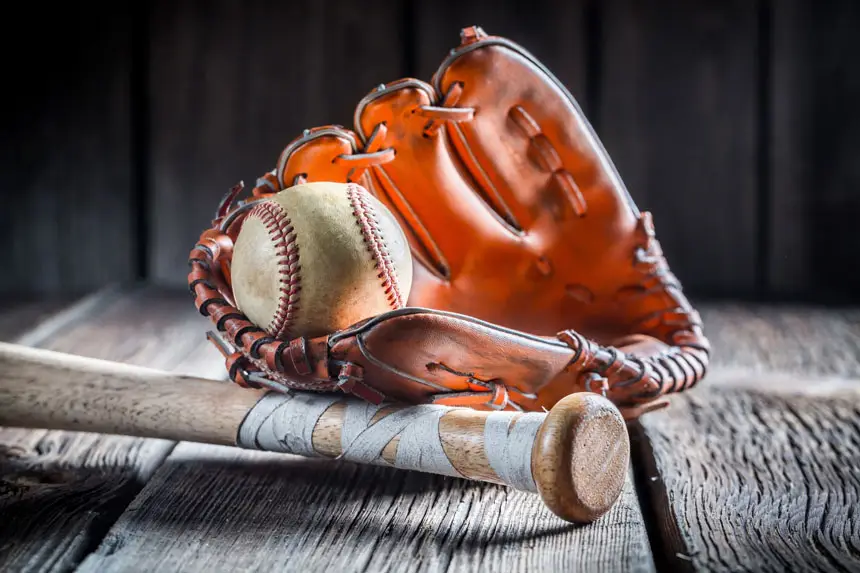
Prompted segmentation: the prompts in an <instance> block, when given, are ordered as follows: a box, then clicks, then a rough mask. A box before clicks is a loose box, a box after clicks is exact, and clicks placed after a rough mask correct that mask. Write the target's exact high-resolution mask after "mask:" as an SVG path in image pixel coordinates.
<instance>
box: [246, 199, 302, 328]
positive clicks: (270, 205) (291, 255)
mask: <svg viewBox="0 0 860 573" xmlns="http://www.w3.org/2000/svg"><path fill="white" fill-rule="evenodd" d="M248 217H256V218H258V219H259V220H260V222H262V223H263V226H264V227H266V231H268V233H269V238H270V239H271V240H272V242H273V243H274V244H275V254H276V255H277V257H278V273H279V274H280V275H281V278H280V291H281V297H280V298H279V299H278V308H277V310H276V311H275V316H273V317H272V321H271V322H270V323H269V328H268V330H269V332H270V333H271V334H272V335H273V336H275V337H277V338H283V337H284V336H285V335H287V334H288V333H289V330H290V328H292V326H293V323H294V322H295V319H296V316H297V315H298V311H299V293H300V291H301V290H302V286H301V276H300V275H299V271H301V270H302V267H301V266H300V265H299V245H298V243H297V242H296V233H295V229H294V228H293V224H292V221H291V220H290V217H289V215H288V214H287V212H286V210H285V209H284V208H283V207H281V206H280V205H279V204H278V203H275V202H274V201H265V202H263V203H260V204H259V205H257V206H256V207H254V208H253V209H252V210H251V212H250V213H249V214H248Z"/></svg>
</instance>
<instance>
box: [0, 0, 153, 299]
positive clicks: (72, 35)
mask: <svg viewBox="0 0 860 573" xmlns="http://www.w3.org/2000/svg"><path fill="white" fill-rule="evenodd" d="M128 12H129V9H128V8H127V7H126V6H125V5H124V4H112V5H110V6H108V7H106V8H105V7H102V6H99V7H95V6H79V5H71V4H61V5H58V6H55V7H52V8H51V9H50V10H46V9H45V8H44V6H42V5H40V4H37V3H29V4H28V3H20V4H16V5H15V7H14V9H10V10H9V11H8V13H7V14H6V17H5V18H4V22H5V24H6V28H7V29H6V30H5V32H4V34H3V36H2V39H0V62H2V68H3V75H4V79H3V85H4V89H3V92H4V98H5V101H4V105H3V107H4V110H5V111H4V112H3V116H2V117H3V120H2V123H3V128H2V130H0V148H2V153H0V173H2V174H3V177H2V179H0V202H2V205H3V206H2V208H0V243H2V244H3V245H4V249H3V267H4V272H3V273H0V293H3V294H10V293H11V294H16V295H27V294H32V293H48V292H50V293H58V292H75V293H83V292H86V291H88V290H90V289H93V288H97V287H101V286H104V285H105V284H107V283H109V282H112V281H123V280H128V279H130V278H132V277H134V276H135V272H136V266H135V251H134V244H135V240H136V237H135V234H134V229H135V224H134V220H133V219H134V217H133V214H132V207H133V202H134V198H133V194H132V191H133V190H132V150H131V111H130V105H131V87H130V84H131V73H132V71H131V51H132V45H131V42H132V40H131V38H132V20H131V15H130V14H129V13H128ZM34 45H37V46H34Z"/></svg>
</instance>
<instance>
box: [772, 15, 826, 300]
mask: <svg viewBox="0 0 860 573" xmlns="http://www.w3.org/2000/svg"><path fill="white" fill-rule="evenodd" d="M814 5H815V4H814V3H811V2H806V1H803V0H787V1H783V2H780V3H779V7H778V8H776V9H773V10H772V12H771V14H769V16H770V18H771V41H770V43H769V46H768V49H769V50H770V61H771V64H770V66H771V78H769V80H770V83H769V86H768V87H769V92H770V93H769V94H768V104H769V105H770V110H771V111H770V113H771V117H770V122H769V123H770V125H769V128H770V133H769V134H768V148H769V155H768V158H767V159H768V162H769V163H768V168H769V171H770V173H769V182H767V183H769V187H768V189H767V210H768V214H767V216H768V228H769V230H768V236H767V240H768V243H769V245H768V247H769V248H768V260H767V264H768V267H767V269H768V290H769V291H770V292H772V293H775V294H779V295H781V296H798V295H807V296H809V295H811V294H812V291H813V290H814V282H815V280H814V277H813V269H812V265H813V261H812V248H813V245H812V241H811V232H812V228H811V224H812V221H811V217H810V207H811V206H812V199H813V197H812V195H813V194H817V193H821V191H822V190H821V188H820V186H819V185H817V184H816V183H815V182H814V179H813V178H812V162H811V161H810V152H811V151H813V150H814V149H815V147H816V144H814V143H813V142H812V131H813V123H814V119H813V118H814V116H815V110H814V109H813V107H812V105H813V101H812V95H813V94H812V92H813V91H814V90H815V89H816V86H813V85H811V84H810V76H811V73H812V71H813V66H814V65H817V64H814V63H813V62H812V61H811V58H812V57H813V54H812V53H811V44H812V38H811V34H810V28H809V22H810V19H811V15H812V14H811V12H812V10H813V9H814V8H813V6H814ZM825 89H827V90H828V91H829V89H830V88H829V84H828V87H827V88H825Z"/></svg>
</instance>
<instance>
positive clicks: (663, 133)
mask: <svg viewBox="0 0 860 573" xmlns="http://www.w3.org/2000/svg"><path fill="white" fill-rule="evenodd" d="M599 6H600V7H601V11H602V15H601V20H602V31H601V38H602V40H603V41H602V44H601V53H602V58H601V66H600V80H599V81H600V84H599V86H598V87H597V93H598V94H599V97H598V98H597V99H598V101H599V109H598V110H597V118H598V122H597V124H598V126H599V134H600V136H601V137H602V138H603V140H604V143H605V145H606V148H607V150H608V151H609V153H610V154H611V155H612V157H613V161H614V162H615V163H616V166H617V167H618V169H619V171H620V173H621V176H622V177H623V178H624V180H625V182H626V183H627V186H628V187H629V189H630V192H631V194H632V195H633V198H634V199H635V201H636V202H637V204H638V205H639V207H640V209H643V210H649V211H651V212H652V213H653V216H654V222H655V225H656V230H657V236H658V238H659V239H660V242H661V244H662V246H663V248H664V251H665V253H666V256H667V258H668V260H669V262H670V264H671V267H672V270H673V271H674V272H675V274H676V275H678V277H679V278H680V280H681V281H682V283H683V284H684V286H685V287H686V288H687V290H688V291H689V292H691V293H706V294H725V293H730V294H732V295H742V294H750V293H752V292H754V289H755V286H756V282H757V276H756V273H757V271H756V264H757V261H756V252H757V250H756V249H757V244H758V243H757V240H758V239H757V233H758V229H757V217H758V213H757V193H758V189H757V137H758V135H757V125H758V123H757V115H756V112H757V80H756V74H757V67H756V48H757V25H756V22H757V20H756V16H757V14H756V3H754V2H744V1H742V0H734V1H731V2H705V1H696V2H660V3H658V4H657V5H655V4H654V3H643V2H636V1H635V0H610V1H608V2H601V3H599Z"/></svg>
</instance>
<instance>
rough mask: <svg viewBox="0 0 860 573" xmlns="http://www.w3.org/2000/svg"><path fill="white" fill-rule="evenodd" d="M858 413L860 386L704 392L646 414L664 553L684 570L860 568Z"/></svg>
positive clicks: (646, 444) (645, 436) (647, 453)
mask: <svg viewBox="0 0 860 573" xmlns="http://www.w3.org/2000/svg"><path fill="white" fill-rule="evenodd" d="M751 382H752V383H753V384H755V383H756V382H760V380H752V381H751ZM858 421H860V385H858V389H857V390H854V391H847V392H844V393H842V394H837V395H834V396H831V397H822V396H816V397H807V396H803V395H802V394H794V395H787V394H780V393H771V392H758V391H756V390H732V389H725V388H721V389H718V390H707V389H704V388H702V389H697V390H694V391H691V392H689V393H687V394H686V395H683V397H681V396H679V397H678V398H676V399H674V400H673V401H672V405H671V407H670V408H668V409H666V410H663V411H661V412H655V413H652V414H648V415H646V416H645V417H643V419H642V422H641V432H642V434H641V437H640V440H641V442H642V450H643V457H642V462H643V465H644V466H645V468H646V472H647V476H648V477H649V478H650V480H649V481H650V485H651V491H652V500H653V504H654V509H655V514H656V516H657V519H658V522H659V530H660V532H661V534H662V542H663V543H662V547H660V546H655V551H656V552H658V553H661V552H665V557H666V559H667V561H668V563H669V566H670V567H671V570H674V571H684V570H691V571H738V570H751V571H786V570H792V571H857V570H858V569H860V521H858V519H857V508H858V504H860V474H858V468H860V422H858Z"/></svg>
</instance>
